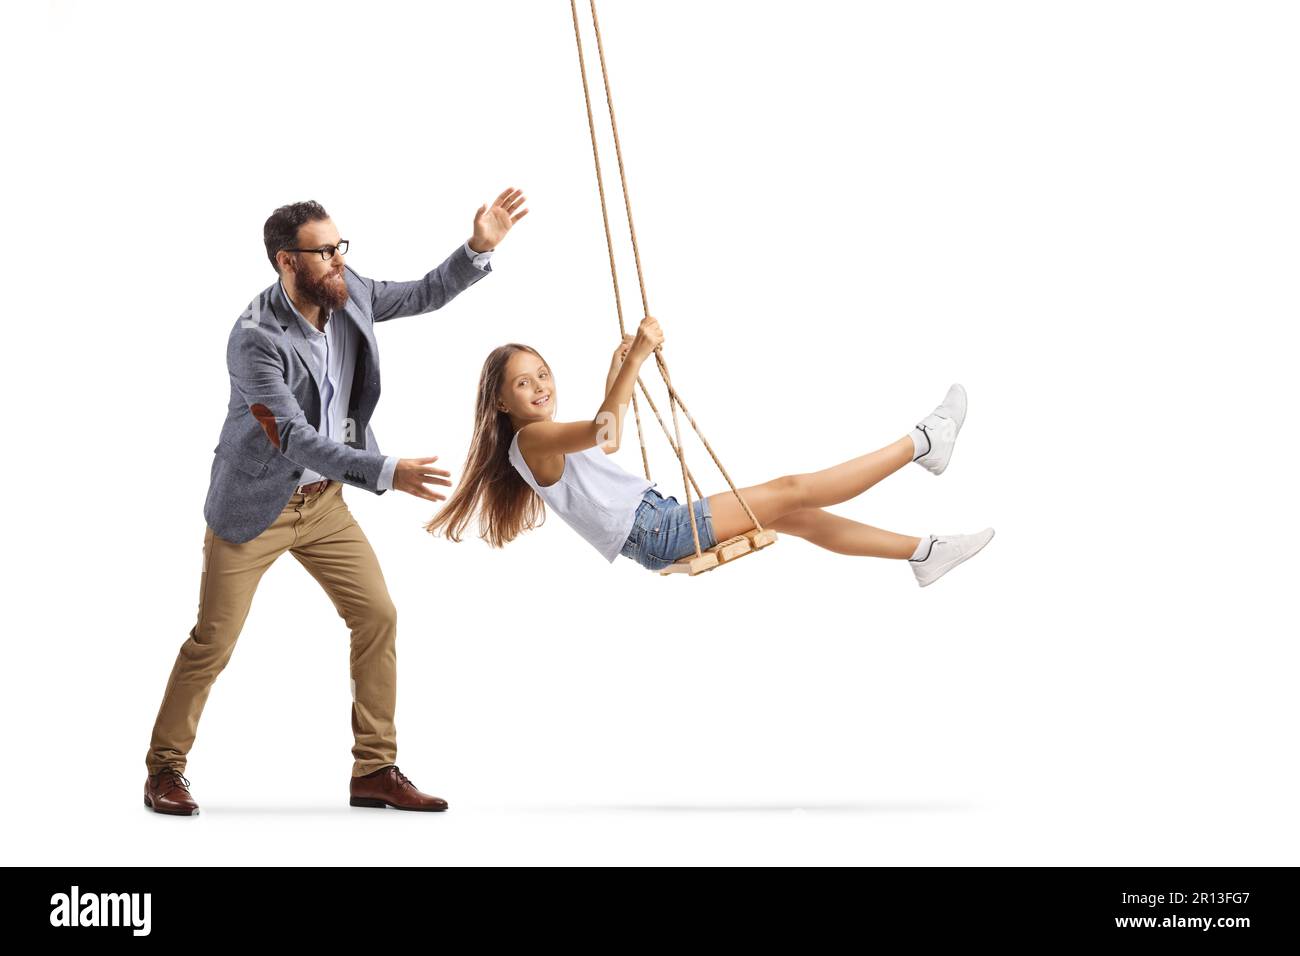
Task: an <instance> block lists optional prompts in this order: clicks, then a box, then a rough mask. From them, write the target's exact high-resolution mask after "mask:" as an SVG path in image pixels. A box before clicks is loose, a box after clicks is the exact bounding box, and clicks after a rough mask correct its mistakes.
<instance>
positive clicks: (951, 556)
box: [908, 528, 993, 587]
mask: <svg viewBox="0 0 1300 956" xmlns="http://www.w3.org/2000/svg"><path fill="white" fill-rule="evenodd" d="M992 540H993V529H992V528H985V529H984V530H983V531H980V532H977V533H976V534H945V535H931V536H930V550H929V551H928V552H926V554H925V557H923V558H917V559H915V560H913V559H911V558H908V563H909V564H911V565H912V571H913V572H914V573H915V574H916V583H917V584H919V585H920V586H921V587H925V586H926V585H927V584H933V583H934V582H935V581H937V580H939V578H941V577H943V576H944V575H945V574H946V573H947V572H949V571H951V570H952V569H953V568H955V567H957V565H959V564H961V563H962V562H963V561H965V560H966V559H967V558H972V557H974V556H975V555H977V554H979V552H980V549H981V548H983V547H984V545H986V544H988V543H989V542H990V541H992Z"/></svg>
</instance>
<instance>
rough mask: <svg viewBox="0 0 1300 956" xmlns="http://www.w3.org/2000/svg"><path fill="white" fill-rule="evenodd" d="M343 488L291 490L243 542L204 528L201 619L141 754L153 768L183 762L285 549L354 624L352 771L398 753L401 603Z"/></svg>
mask: <svg viewBox="0 0 1300 956" xmlns="http://www.w3.org/2000/svg"><path fill="white" fill-rule="evenodd" d="M342 489H343V486H342V484H340V483H339V482H337V481H332V480H331V481H330V483H329V485H327V486H326V487H325V488H324V489H322V490H320V491H317V492H315V493H313V494H303V493H302V492H294V494H293V497H291V498H290V499H289V503H288V504H286V505H285V506H284V510H282V511H281V512H280V515H279V517H277V518H276V519H275V521H274V522H273V523H272V524H271V526H270V527H269V528H267V529H266V530H265V531H263V532H262V533H261V534H260V535H258V536H257V537H256V538H253V539H252V540H251V541H246V542H244V543H243V544H233V543H231V542H230V541H227V540H226V539H224V538H222V537H220V536H219V535H217V534H215V533H214V532H213V531H212V528H210V527H209V528H208V529H207V532H206V533H205V535H204V539H203V573H202V575H201V579H200V584H199V614H198V622H197V623H196V624H195V625H194V627H193V629H191V631H190V633H189V637H188V638H186V640H185V643H184V644H182V645H181V648H180V653H179V654H177V655H176V663H175V665H174V666H173V667H172V673H171V678H170V679H169V680H168V681H167V690H166V691H165V692H164V693H163V699H162V705H161V706H160V707H159V708H158V717H157V719H156V720H155V722H154V727H153V736H152V738H151V740H150V742H149V752H148V755H147V756H146V758H145V763H146V765H147V766H148V768H149V773H150V774H155V773H158V772H159V771H160V770H162V769H164V768H171V769H174V770H177V771H179V772H181V773H183V772H184V771H185V764H186V758H187V755H188V754H189V751H190V748H191V747H192V746H193V744H194V737H195V735H196V734H197V733H198V726H199V717H200V716H201V715H202V713H203V705H204V703H206V702H207V699H208V692H209V691H211V689H212V684H213V682H214V681H216V679H217V675H218V674H220V673H221V671H222V670H223V669H224V668H225V666H226V662H227V661H229V660H230V655H231V652H232V651H234V649H235V640H236V639H237V638H238V637H239V633H240V631H241V630H242V628H243V626H244V619H245V618H246V617H247V616H248V609H249V606H250V605H251V603H252V601H253V592H254V591H255V590H257V583H258V582H259V581H260V580H261V579H262V575H263V574H264V573H265V572H266V569H267V568H269V567H270V566H271V564H272V562H274V561H275V559H276V558H278V557H279V556H280V555H281V554H283V553H284V552H285V551H288V552H289V553H290V554H292V555H293V556H294V557H295V558H297V559H298V561H299V562H300V563H301V564H302V566H303V567H305V568H306V569H307V571H308V572H309V573H310V574H311V576H312V577H314V578H315V579H316V580H317V581H318V582H320V585H321V587H322V588H324V589H325V593H326V594H328V595H329V597H330V600H332V601H333V602H334V606H335V608H337V609H338V612H339V616H340V617H342V618H343V620H344V622H346V624H347V626H348V628H349V629H350V630H351V632H352V651H351V672H352V734H353V739H354V745H353V747H352V756H353V764H352V775H353V776H361V775H362V774H366V773H370V772H371V771H372V770H378V769H379V768H380V767H384V766H387V765H388V764H391V763H395V762H396V761H397V728H396V726H395V724H394V721H393V718H394V710H395V708H396V703H397V649H396V640H397V609H396V608H395V607H394V606H393V602H392V600H391V599H390V598H389V596H388V586H387V584H386V583H385V582H384V575H383V572H382V571H380V569H379V561H378V559H377V558H376V557H375V553H374V551H373V550H372V549H371V547H370V542H369V540H367V538H366V536H365V533H364V532H362V530H361V526H360V525H358V524H357V522H356V519H355V518H353V517H352V512H351V511H350V510H348V506H347V504H346V503H345V502H344V501H343V491H342Z"/></svg>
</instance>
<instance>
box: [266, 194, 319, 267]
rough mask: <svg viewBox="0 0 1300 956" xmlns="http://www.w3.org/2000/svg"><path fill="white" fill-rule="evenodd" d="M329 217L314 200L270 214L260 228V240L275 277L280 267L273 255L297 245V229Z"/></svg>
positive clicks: (282, 208)
mask: <svg viewBox="0 0 1300 956" xmlns="http://www.w3.org/2000/svg"><path fill="white" fill-rule="evenodd" d="M329 217H330V214H329V213H327V212H326V211H325V207H324V206H322V205H321V204H320V203H318V202H316V201H315V200H314V199H308V200H307V201H306V202H295V203H290V204H289V205H287V206H281V207H280V208H279V209H277V210H276V211H275V212H273V213H271V216H270V218H269V219H267V220H266V225H265V226H263V227H262V240H263V241H264V242H265V243H266V258H268V259H270V260H271V268H272V269H274V270H275V274H276V275H279V274H280V267H279V266H278V265H276V264H275V254H276V253H277V252H279V251H280V250H281V249H292V248H293V247H294V246H296V245H298V227H299V226H301V225H302V224H303V223H305V222H316V221H318V220H321V219H328V218H329Z"/></svg>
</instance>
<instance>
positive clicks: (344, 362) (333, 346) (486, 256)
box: [280, 242, 492, 491]
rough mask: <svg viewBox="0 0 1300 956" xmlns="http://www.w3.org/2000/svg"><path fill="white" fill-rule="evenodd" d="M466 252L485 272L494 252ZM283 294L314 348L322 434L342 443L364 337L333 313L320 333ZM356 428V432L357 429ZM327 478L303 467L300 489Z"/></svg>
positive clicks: (383, 487)
mask: <svg viewBox="0 0 1300 956" xmlns="http://www.w3.org/2000/svg"><path fill="white" fill-rule="evenodd" d="M463 248H464V249H465V255H467V256H469V258H470V261H471V262H473V264H474V268H476V269H483V268H484V267H485V266H486V265H487V264H488V262H489V261H490V260H491V258H492V250H488V251H487V252H475V251H474V250H473V249H471V248H470V247H469V243H468V242H466V243H465V245H464V247H463ZM280 291H281V292H284V298H285V301H287V302H288V303H289V308H291V309H293V314H294V315H296V316H297V317H298V324H299V326H300V327H301V328H302V331H303V335H305V336H306V338H307V344H308V345H310V346H311V354H312V361H313V363H314V365H315V368H313V369H312V370H311V371H312V374H313V375H314V376H316V381H317V382H319V383H320V407H321V428H320V432H321V434H322V435H324V436H325V437H326V438H329V439H332V440H333V441H336V442H339V443H342V442H343V440H344V435H343V429H344V426H345V425H346V422H345V421H344V416H345V415H346V413H347V408H345V407H344V406H346V405H347V400H348V396H350V395H351V394H352V375H353V373H354V372H355V371H356V367H357V349H358V348H360V347H361V345H360V339H361V333H360V332H358V331H357V328H356V326H354V325H353V324H352V323H351V322H331V321H330V316H333V314H334V313H333V311H331V312H330V313H329V315H327V316H326V317H325V331H324V332H322V331H320V330H319V329H317V328H316V326H314V325H312V324H311V323H310V322H308V321H307V320H306V319H305V318H303V315H302V313H301V312H299V311H298V307H297V306H296V305H294V304H293V299H290V298H289V293H288V292H287V291H286V290H285V288H284V282H283V281H281V283H280ZM353 427H354V428H355V425H354V426H353ZM346 437H347V438H355V437H356V436H355V435H348V436H346ZM397 462H398V457H397V456H396V455H389V456H388V457H386V458H385V459H384V467H383V469H382V470H381V471H380V472H379V480H378V481H377V482H376V483H375V486H376V487H377V488H378V489H379V490H380V491H387V490H388V489H389V488H391V487H392V486H393V472H394V471H395V470H396V468H397ZM324 477H325V476H324V475H322V474H320V473H319V472H316V471H312V470H311V469H310V468H308V467H306V466H305V465H304V466H303V471H302V479H301V482H300V484H299V487H302V485H310V484H311V483H312V482H315V481H320V480H321V479H322V478H324Z"/></svg>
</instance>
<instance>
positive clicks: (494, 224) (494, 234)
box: [469, 186, 528, 252]
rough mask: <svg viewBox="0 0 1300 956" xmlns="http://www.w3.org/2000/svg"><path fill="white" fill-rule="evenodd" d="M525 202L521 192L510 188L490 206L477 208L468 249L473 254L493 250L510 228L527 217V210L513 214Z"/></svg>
mask: <svg viewBox="0 0 1300 956" xmlns="http://www.w3.org/2000/svg"><path fill="white" fill-rule="evenodd" d="M527 201H528V199H527V197H525V196H524V194H523V191H522V190H519V189H515V188H514V187H513V186H511V187H510V188H508V189H507V190H506V191H505V192H503V193H502V194H501V195H500V196H498V197H497V198H496V202H494V203H492V205H490V206H489V205H488V204H487V203H484V204H483V205H481V206H479V207H478V212H476V213H474V235H473V236H471V237H470V240H469V247H470V248H471V249H473V250H474V251H475V252H488V251H490V250H492V249H495V248H496V247H497V244H498V243H500V242H501V240H502V239H504V238H505V237H506V233H507V232H509V231H510V227H511V226H513V225H514V224H515V223H517V222H518V221H519V220H520V219H523V218H524V216H526V215H528V210H527V209H524V210H522V211H521V212H519V213H517V214H516V213H515V210H516V209H518V208H519V207H520V206H522V205H523V204H524V203H525V202H527Z"/></svg>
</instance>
